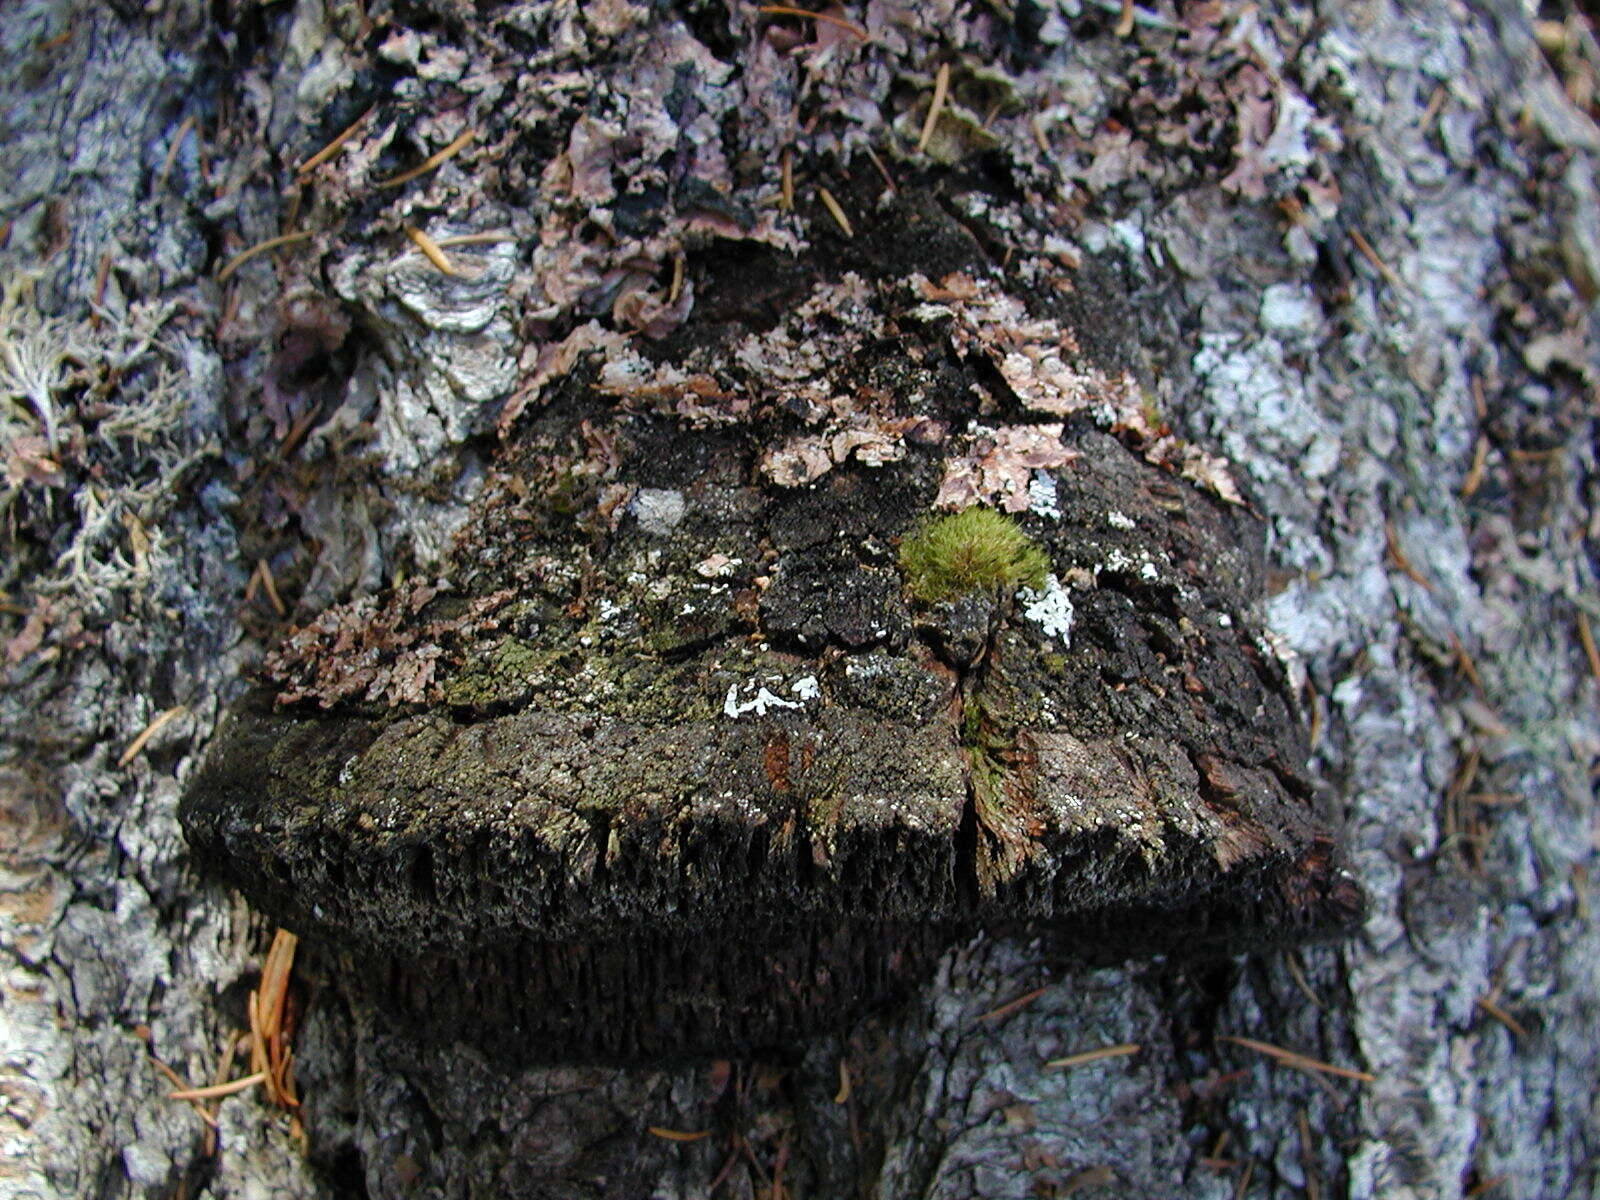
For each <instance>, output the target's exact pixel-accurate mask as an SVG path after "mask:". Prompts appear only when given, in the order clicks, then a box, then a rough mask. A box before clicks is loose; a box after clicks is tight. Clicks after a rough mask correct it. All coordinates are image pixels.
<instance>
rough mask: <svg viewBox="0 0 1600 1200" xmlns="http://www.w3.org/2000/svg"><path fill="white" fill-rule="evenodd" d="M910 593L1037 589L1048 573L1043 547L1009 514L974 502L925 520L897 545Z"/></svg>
mask: <svg viewBox="0 0 1600 1200" xmlns="http://www.w3.org/2000/svg"><path fill="white" fill-rule="evenodd" d="M900 569H901V571H903V572H904V573H905V578H906V587H907V589H908V590H909V591H910V592H911V595H912V598H913V599H916V600H919V601H922V602H923V603H933V602H936V601H939V600H945V599H949V598H951V597H953V596H959V595H962V594H963V593H966V592H970V591H976V590H980V589H983V590H991V591H1001V592H1013V591H1015V590H1016V589H1017V588H1019V587H1031V588H1033V589H1034V590H1036V591H1037V590H1041V589H1043V587H1044V586H1045V580H1046V578H1047V577H1048V576H1049V573H1050V560H1049V559H1048V558H1047V557H1046V556H1045V553H1044V551H1043V550H1041V549H1039V547H1038V546H1036V545H1034V543H1033V541H1032V539H1030V538H1029V537H1028V535H1027V534H1026V533H1024V532H1023V531H1022V527H1021V526H1019V525H1018V524H1017V523H1016V522H1015V521H1014V520H1012V519H1011V518H1010V517H1007V516H1004V515H1003V514H1001V513H998V512H995V511H994V510H993V509H992V508H983V507H981V506H979V505H974V506H973V507H971V508H968V509H964V510H963V511H961V512H958V513H953V514H951V515H949V516H942V517H935V518H933V519H932V520H929V521H926V522H924V523H923V524H922V525H921V526H920V527H919V528H918V529H917V530H916V531H915V532H913V533H912V534H911V535H910V536H908V537H907V538H906V539H905V541H904V542H903V543H902V544H901V546H900Z"/></svg>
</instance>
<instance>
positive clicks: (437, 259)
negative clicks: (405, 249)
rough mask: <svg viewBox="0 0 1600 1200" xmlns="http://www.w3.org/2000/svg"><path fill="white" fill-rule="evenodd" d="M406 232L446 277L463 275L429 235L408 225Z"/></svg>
mask: <svg viewBox="0 0 1600 1200" xmlns="http://www.w3.org/2000/svg"><path fill="white" fill-rule="evenodd" d="M405 230H406V236H407V237H408V238H410V239H411V241H412V242H413V243H414V244H415V245H416V247H417V249H418V250H421V251H422V253H423V255H424V257H426V258H427V260H428V261H429V262H431V263H432V264H433V265H434V266H436V267H438V268H439V270H440V271H442V272H443V273H444V274H446V275H459V274H461V272H460V271H458V270H457V269H456V265H455V263H453V262H451V261H450V259H449V258H448V257H447V256H446V255H445V252H444V251H443V250H441V249H439V243H438V242H436V241H434V240H433V239H432V238H431V237H429V236H428V235H427V234H425V233H423V232H422V230H420V229H418V228H417V227H416V226H415V225H407V226H406V227H405Z"/></svg>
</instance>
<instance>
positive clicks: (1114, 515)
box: [1106, 509, 1135, 530]
mask: <svg viewBox="0 0 1600 1200" xmlns="http://www.w3.org/2000/svg"><path fill="white" fill-rule="evenodd" d="M1106 524H1107V525H1109V526H1111V528H1113V529H1123V530H1128V529H1133V528H1134V527H1135V526H1134V520H1133V518H1132V517H1130V516H1129V515H1128V514H1127V513H1121V512H1118V511H1117V510H1116V509H1112V510H1111V511H1110V512H1108V513H1107V514H1106Z"/></svg>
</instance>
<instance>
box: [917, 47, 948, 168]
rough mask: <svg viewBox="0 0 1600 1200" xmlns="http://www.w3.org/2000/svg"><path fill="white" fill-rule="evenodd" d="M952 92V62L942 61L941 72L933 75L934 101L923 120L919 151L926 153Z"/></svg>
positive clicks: (918, 144) (918, 142) (918, 140)
mask: <svg viewBox="0 0 1600 1200" xmlns="http://www.w3.org/2000/svg"><path fill="white" fill-rule="evenodd" d="M949 94H950V64H949V63H940V64H939V73H938V74H937V75H935V76H934V77H933V102H932V103H931V104H929V105H928V116H927V119H926V120H924V121H923V122H922V136H921V137H919V138H918V139H917V153H919V154H926V153H927V152H928V143H929V142H931V141H932V140H933V130H934V127H935V126H937V125H938V124H939V114H940V113H942V112H943V111H944V102H945V98H946V97H947V96H949Z"/></svg>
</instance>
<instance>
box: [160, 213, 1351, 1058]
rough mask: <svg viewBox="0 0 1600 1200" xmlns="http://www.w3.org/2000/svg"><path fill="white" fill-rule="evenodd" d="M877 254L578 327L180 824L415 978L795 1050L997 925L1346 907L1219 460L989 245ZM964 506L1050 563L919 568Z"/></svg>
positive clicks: (241, 725) (500, 1022) (437, 1021)
mask: <svg viewBox="0 0 1600 1200" xmlns="http://www.w3.org/2000/svg"><path fill="white" fill-rule="evenodd" d="M916 219H917V218H916V214H914V213H913V214H912V215H911V216H910V217H908V218H907V220H908V221H910V222H912V223H913V224H914V223H915V220H916ZM912 236H914V231H913V234H912ZM942 253H943V251H941V250H940V248H939V246H938V245H937V238H930V243H929V248H925V253H924V254H923V256H922V260H923V261H928V260H929V259H930V258H931V259H933V260H935V261H937V260H938V259H939V257H940V255H941V254H942ZM774 261H775V262H777V261H780V260H778V259H776V256H775V257H774ZM859 261H860V262H862V263H864V264H865V266H864V269H863V271H862V272H859V273H858V272H842V271H840V272H834V273H833V274H832V275H831V276H827V277H816V278H810V279H804V280H795V279H792V278H788V277H785V276H784V274H783V272H782V271H781V270H780V269H778V268H776V267H774V269H773V270H772V271H771V272H770V274H769V276H768V277H766V278H765V279H760V273H759V272H755V273H754V274H755V275H756V276H757V277H758V279H759V280H760V281H759V282H756V283H747V284H746V294H743V295H741V296H737V297H735V298H734V299H732V300H730V301H729V304H730V305H731V306H733V307H734V308H739V307H740V306H742V308H743V311H745V312H746V313H748V312H765V313H767V314H768V315H767V316H766V317H764V318H762V321H761V323H760V324H759V325H758V326H757V332H754V333H752V332H750V331H749V328H748V327H747V325H748V324H750V322H747V323H746V324H745V325H741V324H740V323H739V322H736V321H733V320H730V321H729V322H727V324H726V326H722V325H719V324H718V323H717V321H716V320H715V319H714V316H713V317H710V318H708V319H707V320H706V321H705V322H704V323H703V324H702V325H701V326H699V327H698V333H697V336H696V338H695V339H694V340H690V339H688V338H687V337H684V336H682V335H679V336H678V337H677V338H675V339H669V340H668V341H666V342H664V343H661V344H658V345H657V346H656V347H655V348H654V350H653V351H652V356H651V357H649V358H646V357H644V356H643V355H640V354H638V353H636V352H634V351H626V352H624V351H619V350H617V349H616V348H615V347H612V348H610V350H609V352H608V354H606V355H600V356H590V357H589V358H587V359H579V360H578V361H577V363H576V365H575V366H574V367H573V369H572V370H571V372H570V374H569V375H567V376H566V378H565V379H564V380H563V381H562V382H561V383H560V384H559V385H558V386H556V387H554V388H552V389H551V390H550V392H549V393H547V399H546V402H545V403H543V405H542V407H539V408H538V410H537V411H529V412H524V413H522V414H521V415H520V417H519V419H518V420H517V421H516V423H515V425H514V426H512V427H511V429H510V430H509V433H508V434H507V437H506V441H505V444H504V446H503V448H502V451H501V453H500V455H499V458H498V460H497V465H496V467H495V469H494V472H493V474H492V477H491V478H490V480H489V481H488V483H487V484H486V485H485V487H484V489H483V491H482V493H481V495H480V497H479V499H478V501H477V503H476V506H475V509H474V512H473V515H472V517H471V518H470V520H469V521H468V522H467V524H466V525H465V526H464V527H463V528H462V530H461V531H460V533H459V534H458V536H457V541H456V545H455V548H454V552H453V558H452V564H451V568H450V570H449V572H448V575H447V577H446V578H445V579H441V580H437V581H427V582H420V581H419V582H413V583H411V584H409V585H407V586H403V587H400V588H398V589H395V590H394V591H392V592H390V593H389V594H387V595H386V596H384V597H381V598H377V599H369V600H365V601H358V602H355V603H353V604H349V605H345V606H342V607H340V608H336V609H334V610H331V611H330V612H328V613H325V614H324V615H323V616H322V617H320V618H319V619H318V620H317V621H315V622H313V623H312V624H311V625H309V626H307V627H305V628H304V629H302V630H301V631H299V632H298V633H297V634H295V635H294V636H292V637H291V638H290V639H288V641H287V642H285V643H284V644H283V645H282V646H281V647H280V648H279V649H278V650H277V651H276V652H275V653H274V655H273V656H272V657H271V658H270V659H269V661H268V670H267V678H266V680H265V681H264V682H263V684H262V686H261V687H260V688H259V689H258V690H257V691H256V692H255V693H254V694H252V695H251V696H250V697H248V698H247V699H246V700H245V701H244V702H243V703H242V704H241V705H240V706H239V707H238V709H237V711H236V713H235V715H234V717H233V719H232V721H231V724H230V725H229V727H228V728H227V729H226V730H225V731H224V732H223V734H222V736H221V737H220V739H219V742H218V744H217V746H216V747H215V748H214V750H213V752H212V753H211V755H210V758H209V762H208V765H207V767H206V769H205V770H204V771H203V772H202V773H201V774H200V776H199V777H198V778H197V779H196V781H195V783H194V784H193V786H192V787H191V789H190V791H189V794H188V796H187V798H186V801H185V804H184V807H183V819H184V822H185V826H186V829H187V832H188V836H189V839H190V842H191V845H192V846H193V848H194V852H195V855H196V857H197V860H198V861H199V862H201V863H202V864H204V865H206V866H207V867H210V868H212V869H214V870H215V871H216V872H218V873H219V874H221V875H222V876H223V877H224V878H225V879H227V880H229V881H231V882H232V883H234V884H236V885H237V886H238V887H239V888H240V889H242V890H243V891H244V892H245V894H246V895H247V896H248V897H249V898H250V899H251V900H252V901H253V902H254V903H255V904H257V905H258V906H260V907H261V908H263V909H264V910H266V911H267V912H268V913H270V914H272V915H273V916H274V917H275V918H276V919H278V920H280V921H282V922H283V923H284V924H285V925H287V926H288V927H290V928H292V929H294V930H296V931H298V932H301V933H303V934H305V935H308V936H312V937H315V938H318V939H321V940H324V941H326V942H328V943H331V944H333V945H334V946H336V947H338V948H339V949H340V950H342V951H346V952H348V953H349V954H350V955H351V960H352V961H353V962H355V963H357V964H358V967H357V969H356V974H357V979H356V980H355V983H356V985H357V987H358V989H361V990H364V991H365V992H366V993H367V994H369V995H370V996H372V997H373V998H375V999H377V1000H379V1001H380V1002H382V1003H383V1004H384V1005H385V1006H386V1007H387V1008H388V1009H389V1010H390V1011H391V1012H393V1013H395V1014H396V1015H398V1016H399V1017H400V1018H402V1019H406V1018H411V1019H413V1021H414V1023H415V1024H416V1025H417V1026H418V1027H433V1028H440V1027H444V1028H448V1029H449V1030H450V1031H451V1033H452V1035H455V1034H461V1033H466V1034H468V1035H476V1036H482V1037H485V1038H493V1039H495V1041H496V1042H497V1044H499V1045H501V1046H502V1047H510V1048H512V1049H514V1050H515V1051H516V1052H519V1053H521V1054H523V1055H525V1056H527V1057H529V1058H533V1059H537V1058H545V1059H554V1060H561V1059H568V1058H570V1059H600V1060H611V1061H634V1060H641V1059H660V1058H666V1057H672V1056H678V1055H696V1054H716V1055H725V1054H737V1053H749V1052H755V1051H760V1050H769V1049H773V1048H777V1047H782V1046H784V1045H787V1044H790V1043H792V1042H794V1041H795V1040H796V1039H798V1038H800V1037H803V1036H805V1035H806V1034H808V1033H811V1032H814V1031H816V1030H819V1029H822V1028H825V1027H829V1026H838V1025H840V1024H843V1023H846V1022H848V1021H849V1020H851V1019H852V1018H854V1017H855V1016H858V1015H859V1014H860V1013H861V1012H863V1011H864V1010H866V1009H867V1008H870V1007H871V1006H873V1005H876V1004H879V1003H882V1002H884V1001H886V1000H889V999H892V998H893V997H894V996H895V995H897V994H899V993H902V992H904V991H905V990H906V989H907V988H909V987H912V986H914V985H915V984H916V982H917V981H918V979H919V978H921V976H922V974H923V973H924V972H925V971H926V970H927V969H928V967H929V966H930V965H931V963H932V962H933V961H935V959H936V957H937V955H938V954H939V953H940V952H941V950H942V949H943V948H945V947H947V946H948V945H950V944H951V942H952V941H953V940H954V939H956V938H958V937H962V936H966V935H968V934H970V932H971V931H974V930H976V929H979V928H998V927H1012V928H1015V927H1037V928H1039V929H1040V930H1042V931H1046V932H1048V933H1050V934H1051V935H1052V936H1054V937H1056V938H1058V939H1059V940H1060V941H1061V943H1062V944H1063V946H1065V947H1066V948H1068V949H1070V950H1072V951H1073V952H1074V953H1083V954H1089V955H1092V956H1097V957H1124V956H1126V955H1127V954H1129V953H1136V952H1147V951H1161V950H1169V949H1178V948H1182V947H1201V946H1206V947H1214V948H1228V947H1230V946H1235V945H1240V944H1243V943H1244V942H1246V941H1248V940H1249V939H1251V938H1253V937H1256V936H1259V935H1262V934H1266V935H1268V936H1275V937H1276V936H1298V935H1300V934H1302V933H1308V932H1313V931H1317V930H1323V929H1327V928H1330V927H1332V926H1334V925H1337V924H1338V923H1339V922H1340V921H1342V920H1344V919H1347V918H1348V917H1349V916H1350V915H1351V914H1352V912H1353V910H1354V905H1355V899H1354V896H1353V894H1352V892H1351V890H1350V888H1349V886H1348V885H1347V884H1346V883H1345V882H1344V880H1343V877H1342V875H1341V873H1340V872H1339V871H1338V869H1337V867H1336V866H1335V864H1334V862H1333V858H1332V855H1331V844H1330V839H1329V837H1328V836H1327V834H1326V833H1325V831H1323V829H1322V828H1321V827H1320V826H1319V824H1318V822H1317V820H1316V819H1315V815H1314V805H1313V797H1312V793H1311V789H1310V786H1309V785H1308V783H1307V780H1306V777H1305V775H1304V773H1303V769H1302V768H1303V764H1304V761H1305V758H1306V744H1305V738H1304V733H1303V730H1302V727H1301V722H1300V720H1299V717H1298V715H1297V714H1296V712H1295V710H1294V705H1293V703H1292V701H1291V699H1290V697H1289V694H1288V688H1287V684H1286V682H1285V679H1284V676H1283V672H1282V670H1281V667H1280V665H1279V664H1278V663H1277V662H1276V661H1275V659H1274V657H1273V656H1272V654H1271V651H1270V648H1269V647H1268V645H1267V644H1266V643H1265V642H1264V640H1263V639H1262V636H1261V633H1260V629H1259V626H1258V623H1257V620H1256V617H1255V614H1254V610H1253V609H1254V604H1255V602H1256V600H1257V598H1258V597H1259V595H1260V593H1261V591H1262V587H1263V581H1262V561H1261V533H1260V529H1259V527H1258V524H1257V522H1256V521H1255V519H1254V518H1253V517H1252V516H1250V515H1249V513H1248V511H1247V510H1246V509H1245V508H1244V506H1243V505H1241V504H1240V503H1238V502H1237V498H1236V497H1235V498H1234V499H1233V500H1231V501H1230V499H1227V498H1225V497H1226V496H1227V495H1228V493H1229V492H1230V490H1231V485H1229V484H1227V482H1226V479H1225V472H1223V471H1222V469H1221V468H1220V466H1218V465H1217V464H1216V463H1215V461H1214V460H1206V459H1205V458H1204V456H1199V455H1197V454H1196V453H1193V452H1189V451H1186V450H1185V449H1184V448H1182V447H1181V446H1178V444H1177V443H1176V441H1175V439H1173V438H1171V437H1170V436H1168V435H1167V434H1166V433H1165V431H1164V430H1162V429H1161V428H1160V427H1159V423H1158V422H1157V421H1155V420H1154V418H1152V417H1151V416H1150V414H1148V412H1145V411H1143V409H1142V408H1141V405H1142V404H1143V401H1142V400H1141V398H1140V396H1139V394H1138V392H1137V389H1135V388H1134V387H1133V385H1132V383H1131V380H1128V379H1126V378H1121V379H1118V378H1115V377H1113V376H1109V375H1106V374H1104V373H1102V372H1099V371H1096V370H1094V369H1092V368H1089V367H1085V366H1082V365H1081V361H1080V360H1079V359H1077V358H1076V357H1075V356H1074V357H1071V361H1072V362H1073V363H1075V364H1078V365H1073V366H1068V365H1065V364H1063V362H1061V361H1059V360H1056V359H1053V358H1051V357H1050V355H1051V354H1053V353H1055V352H1056V350H1059V351H1061V352H1062V353H1067V352H1068V351H1070V349H1071V334H1070V333H1069V332H1067V331H1065V330H1064V329H1063V328H1062V327H1061V326H1059V325H1057V324H1056V323H1055V322H1053V321H1049V320H1046V319H1042V318H1041V319H1038V320H1035V319H1033V318H1030V317H1029V315H1028V312H1027V310H1026V308H1025V307H1024V306H1023V305H1022V304H1021V303H1020V302H1014V301H1011V300H1010V298H1009V297H1005V296H1003V295H1001V294H1000V293H999V292H998V290H997V288H996V287H995V285H994V284H993V283H992V282H990V281H986V280H982V279H975V278H972V277H970V276H966V275H963V274H961V273H959V272H958V271H953V270H952V271H947V272H945V273H943V274H942V275H941V276H940V277H939V279H938V281H937V282H931V281H930V280H929V279H928V278H927V277H925V276H923V275H920V274H919V275H913V276H910V277H904V278H901V277H897V276H895V275H894V274H892V273H890V272H885V271H878V272H874V271H873V270H872V269H871V262H872V260H871V257H870V255H864V256H863V257H861V258H860V260H859ZM945 265H950V264H945ZM763 289H765V292H764V293H763ZM780 293H781V295H780ZM1008 306H1009V307H1008ZM712 311H713V313H714V310H712ZM799 321H803V322H805V323H806V325H805V328H806V329H809V330H813V331H814V330H817V329H821V330H823V331H824V333H822V334H814V335H813V336H810V337H802V336H800V335H799V334H798V333H797V332H796V331H797V330H799V329H800V326H799V325H797V324H795V322H799ZM1006 321H1010V322H1011V324H1010V325H1007V324H1005V322H1006ZM1030 322H1031V323H1030ZM1052 346H1054V347H1055V350H1052V349H1051V347H1052ZM1041 347H1043V348H1044V349H1041ZM601 348H602V349H603V350H604V349H606V348H605V347H601ZM1047 352H1048V353H1047ZM797 364H798V365H797ZM1175 446H1178V448H1177V449H1174V447H1175ZM1185 454H1187V457H1185ZM1196 463H1200V464H1201V468H1202V469H1200V470H1192V469H1189V468H1191V467H1193V466H1194V464H1196ZM1180 468H1181V469H1183V470H1184V472H1185V473H1186V474H1187V475H1189V476H1190V478H1185V477H1183V475H1182V474H1180ZM1193 480H1199V481H1200V482H1201V483H1208V484H1210V486H1211V490H1209V491H1207V490H1203V489H1202V488H1201V487H1199V486H1197V485H1196V483H1195V482H1193ZM1218 492H1220V493H1222V494H1221V495H1219V494H1216V493H1218ZM974 503H979V504H985V505H988V506H990V507H994V508H998V509H1004V510H1006V511H1008V512H1010V513H1011V514H1013V516H1012V518H1011V519H1014V520H1015V521H1016V522H1017V525H1018V527H1020V529H1021V531H1022V532H1023V533H1024V534H1025V535H1026V538H1027V539H1028V540H1029V542H1031V544H1032V545H1033V546H1035V547H1037V548H1038V549H1039V550H1041V551H1042V552H1043V553H1044V555H1045V556H1046V557H1047V559H1048V567H1049V572H1048V579H1047V580H1046V581H1045V585H1044V587H1042V588H1039V589H1032V588H1022V589H1017V588H1010V587H1003V588H985V587H982V586H979V587H975V588H971V589H969V590H966V591H958V592H957V593H955V594H950V595H944V596H929V595H927V594H926V592H925V590H924V589H913V588H911V587H909V586H908V581H907V579H906V578H905V572H904V571H903V569H902V560H901V556H900V549H901V547H902V546H903V545H904V543H905V540H906V539H907V538H908V537H911V536H916V534H917V532H918V531H919V530H920V529H922V528H924V527H925V522H926V521H928V519H929V518H930V517H931V516H932V515H934V514H936V513H938V512H943V511H961V510H963V509H965V508H967V507H969V506H970V505H971V504H974ZM914 593H916V596H917V598H915V599H913V594H914Z"/></svg>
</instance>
